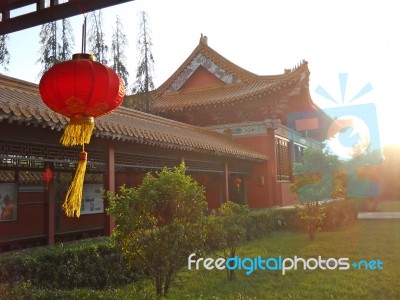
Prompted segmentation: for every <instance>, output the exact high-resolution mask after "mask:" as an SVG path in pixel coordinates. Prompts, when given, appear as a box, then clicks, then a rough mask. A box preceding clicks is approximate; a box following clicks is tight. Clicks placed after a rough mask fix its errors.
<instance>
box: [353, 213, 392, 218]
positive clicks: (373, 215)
mask: <svg viewBox="0 0 400 300" xmlns="http://www.w3.org/2000/svg"><path fill="white" fill-rule="evenodd" d="M358 218H359V219H400V212H360V213H358Z"/></svg>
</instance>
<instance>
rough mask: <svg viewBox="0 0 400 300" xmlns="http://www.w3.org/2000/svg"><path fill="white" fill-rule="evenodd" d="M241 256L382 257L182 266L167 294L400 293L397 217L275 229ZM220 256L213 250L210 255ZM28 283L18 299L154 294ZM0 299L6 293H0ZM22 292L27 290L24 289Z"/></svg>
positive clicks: (136, 288)
mask: <svg viewBox="0 0 400 300" xmlns="http://www.w3.org/2000/svg"><path fill="white" fill-rule="evenodd" d="M237 254H238V256H240V257H257V256H259V255H260V256H262V257H263V258H267V257H277V256H279V255H281V256H282V257H284V258H285V257H294V256H297V257H302V258H306V259H307V258H312V257H315V258H317V257H318V256H322V257H323V258H325V259H326V258H330V257H333V258H340V257H348V258H349V262H350V263H353V262H354V261H358V260H362V259H365V260H373V259H374V260H377V259H379V260H381V261H382V262H383V270H357V269H354V268H352V267H350V269H349V270H332V271H331V270H314V271H311V270H307V271H305V270H290V271H287V273H286V275H282V274H281V271H262V270H256V271H255V272H254V273H253V274H251V275H245V271H244V270H240V271H236V279H235V280H234V281H232V282H229V281H228V280H227V277H226V272H225V270H211V271H207V270H204V269H203V270H199V271H197V270H191V271H189V270H188V269H187V267H184V268H183V269H182V271H181V272H180V273H179V274H178V276H177V278H176V281H175V282H174V284H173V285H172V287H171V290H170V294H169V295H168V297H167V298H168V299H177V300H178V299H179V300H180V299H214V300H215V299H224V300H225V299H242V300H243V299H400V284H399V280H400V271H399V267H400V219H397V220H359V221H357V222H356V223H355V224H354V225H353V226H352V227H350V228H347V229H342V230H337V231H333V232H321V233H318V234H317V236H316V239H315V240H314V241H310V240H309V239H308V236H307V235H306V234H305V233H294V232H288V231H275V232H272V233H270V234H269V235H268V236H267V237H265V238H264V239H260V240H253V241H251V242H248V243H246V244H245V245H243V246H242V247H241V248H240V249H239V251H238V253H237ZM218 256H220V255H219V254H218V253H215V254H214V257H218ZM32 288H33V287H28V289H27V291H29V293H28V297H27V298H26V297H24V298H23V299H154V298H155V296H154V292H153V287H152V285H151V282H150V281H144V282H140V283H136V284H131V285H128V286H126V287H123V288H120V289H117V290H114V291H113V290H110V291H92V290H88V289H86V290H85V289H81V290H73V291H56V290H55V291H53V292H52V296H50V298H49V295H48V294H47V296H46V297H42V296H41V295H42V291H41V290H38V289H33V290H32ZM1 294H2V292H1V290H0V299H11V298H7V297H2V295H1ZM25 295H26V293H25Z"/></svg>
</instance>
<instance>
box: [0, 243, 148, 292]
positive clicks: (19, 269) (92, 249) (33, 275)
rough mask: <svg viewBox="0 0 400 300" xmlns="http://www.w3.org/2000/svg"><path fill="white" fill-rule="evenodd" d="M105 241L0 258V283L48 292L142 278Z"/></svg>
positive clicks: (118, 284)
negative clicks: (47, 290)
mask: <svg viewBox="0 0 400 300" xmlns="http://www.w3.org/2000/svg"><path fill="white" fill-rule="evenodd" d="M126 266H127V264H126V261H125V259H124V258H123V257H122V254H121V253H120V252H119V251H118V250H117V249H115V248H113V247H112V246H111V245H110V244H109V242H108V238H97V239H93V240H86V241H84V240H83V241H79V242H77V243H74V244H72V245H68V246H65V247H60V246H55V247H41V248H36V249H33V250H29V251H23V252H18V253H12V254H7V255H3V256H1V257H0V282H2V283H9V284H13V285H14V284H18V283H22V282H26V281H30V282H31V284H32V285H33V286H36V287H40V288H47V289H73V288H84V287H87V288H93V289H106V288H110V287H116V286H121V285H124V284H126V283H128V282H131V281H133V280H134V279H137V278H139V277H141V276H142V274H141V273H140V272H131V271H129V270H128V269H127V267H126Z"/></svg>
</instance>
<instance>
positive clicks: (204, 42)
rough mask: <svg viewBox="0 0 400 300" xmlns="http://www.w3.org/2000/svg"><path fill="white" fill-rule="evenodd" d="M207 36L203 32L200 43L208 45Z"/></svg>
mask: <svg viewBox="0 0 400 300" xmlns="http://www.w3.org/2000/svg"><path fill="white" fill-rule="evenodd" d="M207 39H208V38H207V36H206V35H203V34H201V36H200V44H205V45H207Z"/></svg>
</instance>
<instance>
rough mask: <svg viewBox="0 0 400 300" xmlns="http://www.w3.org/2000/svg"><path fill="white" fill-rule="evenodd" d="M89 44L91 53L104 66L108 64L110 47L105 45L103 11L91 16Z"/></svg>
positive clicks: (93, 13)
mask: <svg viewBox="0 0 400 300" xmlns="http://www.w3.org/2000/svg"><path fill="white" fill-rule="evenodd" d="M89 22H90V24H89V32H88V43H89V52H90V53H92V54H93V55H94V57H95V58H96V60H97V61H98V62H100V63H102V64H107V54H108V46H107V45H106V44H105V40H104V36H105V34H104V32H103V14H102V12H101V10H98V11H94V12H92V13H91V14H90V15H89Z"/></svg>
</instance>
